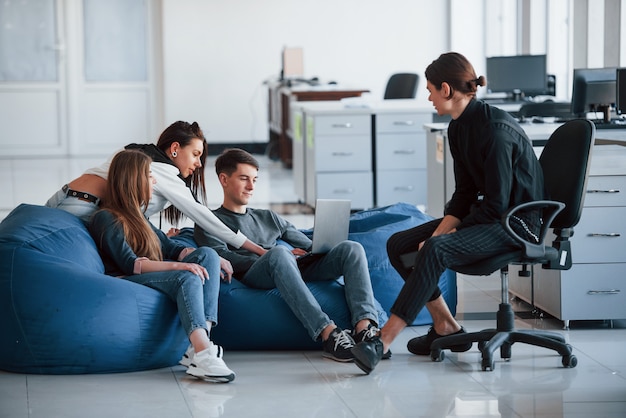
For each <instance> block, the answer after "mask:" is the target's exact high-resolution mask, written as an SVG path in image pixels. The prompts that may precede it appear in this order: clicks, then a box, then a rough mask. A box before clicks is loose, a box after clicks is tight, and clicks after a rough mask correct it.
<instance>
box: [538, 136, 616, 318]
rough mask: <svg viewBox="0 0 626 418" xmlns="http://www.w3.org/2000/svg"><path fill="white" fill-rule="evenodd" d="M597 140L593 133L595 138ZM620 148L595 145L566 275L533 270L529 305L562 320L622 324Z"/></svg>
mask: <svg viewBox="0 0 626 418" xmlns="http://www.w3.org/2000/svg"><path fill="white" fill-rule="evenodd" d="M599 135H602V134H601V132H596V136H599ZM624 219H626V147H624V146H619V145H596V146H595V147H594V149H593V154H592V158H591V169H590V174H589V180H588V183H587V194H586V197H585V203H584V209H583V212H582V216H581V219H580V222H579V223H578V225H577V226H576V227H574V236H573V237H571V238H570V241H571V245H572V261H573V266H572V268H571V269H570V270H563V271H561V270H544V269H542V268H541V267H540V266H536V267H535V269H534V304H535V306H537V307H538V308H540V309H542V310H544V311H545V312H548V313H549V314H551V315H553V316H555V317H557V318H559V319H561V320H563V321H564V322H565V323H566V325H567V324H568V322H569V321H570V320H604V319H623V318H626V221H624Z"/></svg>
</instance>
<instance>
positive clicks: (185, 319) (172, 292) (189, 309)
mask: <svg viewBox="0 0 626 418" xmlns="http://www.w3.org/2000/svg"><path fill="white" fill-rule="evenodd" d="M182 261H183V262H184V263H196V264H200V265H201V266H204V268H206V269H207V271H208V272H209V279H208V280H205V282H204V285H203V284H202V281H201V280H200V277H198V276H196V275H195V274H193V273H192V272H190V271H185V270H172V271H159V272H154V273H144V274H137V275H133V276H126V277H124V279H126V280H130V281H132V282H135V283H139V284H142V285H144V286H148V287H151V288H153V289H156V290H159V291H161V292H163V293H165V294H166V295H167V296H169V298H170V299H171V300H172V301H174V302H176V306H177V307H178V316H179V317H180V321H181V322H182V324H183V328H184V329H185V332H186V333H187V336H189V335H190V334H191V333H192V332H193V331H195V330H196V329H198V328H204V329H205V330H207V333H208V329H207V325H206V323H207V322H212V323H213V324H214V325H217V298H218V297H219V290H220V258H219V256H218V255H217V253H216V252H215V251H214V250H213V249H211V248H208V247H200V248H198V249H197V250H195V251H194V252H192V253H191V254H189V255H188V256H187V257H185V258H184V259H183V260H182Z"/></svg>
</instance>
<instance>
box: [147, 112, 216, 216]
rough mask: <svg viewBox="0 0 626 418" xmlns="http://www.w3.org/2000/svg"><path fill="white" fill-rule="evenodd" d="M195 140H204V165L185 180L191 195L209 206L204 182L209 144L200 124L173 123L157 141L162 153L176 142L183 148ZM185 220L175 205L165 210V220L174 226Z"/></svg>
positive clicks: (201, 157) (202, 158) (201, 159)
mask: <svg viewBox="0 0 626 418" xmlns="http://www.w3.org/2000/svg"><path fill="white" fill-rule="evenodd" d="M194 139H201V140H202V155H201V156H200V163H202V168H201V169H199V170H195V171H194V172H193V174H192V175H190V176H189V177H188V178H186V179H183V180H184V181H185V183H186V184H187V186H188V187H189V188H190V189H191V193H192V194H193V195H194V197H195V198H196V200H198V199H199V201H200V202H201V203H204V205H205V206H206V204H207V197H206V185H205V182H204V167H205V162H206V157H207V154H208V148H209V146H208V144H207V142H206V139H205V138H204V133H203V132H202V129H200V126H199V125H198V122H193V123H187V122H184V121H180V120H179V121H178V122H174V123H172V124H171V125H170V126H168V127H167V128H166V129H165V130H164V131H163V132H162V133H161V135H160V136H159V140H158V141H157V147H158V148H159V149H160V150H161V151H164V152H165V151H167V150H168V149H169V148H170V145H172V143H174V142H178V143H179V144H180V146H181V147H182V148H184V147H186V146H187V145H189V143H190V142H191V141H192V140H194ZM182 218H183V213H182V212H181V211H180V210H179V209H178V208H176V207H174V205H171V206H169V207H168V208H166V209H165V219H167V221H168V222H170V223H171V224H172V225H177V224H178V222H180V220H181V219H182Z"/></svg>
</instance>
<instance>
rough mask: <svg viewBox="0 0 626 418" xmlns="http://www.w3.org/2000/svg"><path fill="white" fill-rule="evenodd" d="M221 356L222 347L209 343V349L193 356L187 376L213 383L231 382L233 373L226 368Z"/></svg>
mask: <svg viewBox="0 0 626 418" xmlns="http://www.w3.org/2000/svg"><path fill="white" fill-rule="evenodd" d="M223 354H224V350H222V347H220V346H219V345H215V344H213V342H211V345H210V346H209V348H207V349H206V350H202V351H200V352H199V353H196V354H195V355H194V356H193V360H192V361H191V364H190V365H189V368H188V369H187V374H190V375H192V376H195V377H197V378H200V379H204V380H209V381H213V382H220V383H228V382H232V381H233V380H235V372H233V371H232V370H230V369H229V368H228V366H226V363H224V360H223V359H222V355H223Z"/></svg>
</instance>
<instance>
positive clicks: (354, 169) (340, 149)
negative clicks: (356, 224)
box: [303, 102, 374, 209]
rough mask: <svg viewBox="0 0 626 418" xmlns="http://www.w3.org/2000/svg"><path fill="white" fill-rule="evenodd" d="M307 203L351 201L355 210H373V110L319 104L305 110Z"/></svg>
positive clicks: (327, 103)
mask: <svg viewBox="0 0 626 418" xmlns="http://www.w3.org/2000/svg"><path fill="white" fill-rule="evenodd" d="M303 112H304V123H305V135H304V147H305V152H304V155H305V157H304V158H305V164H304V165H305V199H306V203H307V204H308V205H310V206H313V207H314V206H315V200H316V199H349V200H351V201H352V206H351V208H352V209H367V208H371V207H373V206H374V191H373V174H372V145H371V138H372V116H371V111H370V109H367V108H355V109H346V108H345V106H344V105H343V104H342V103H340V102H334V103H333V102H326V104H325V105H324V104H323V103H322V102H318V103H317V104H315V105H313V106H307V107H305V108H304V110H303Z"/></svg>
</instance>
